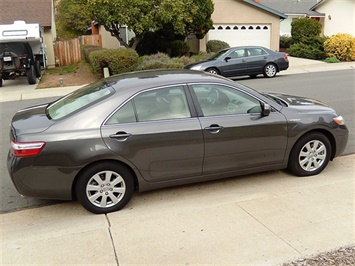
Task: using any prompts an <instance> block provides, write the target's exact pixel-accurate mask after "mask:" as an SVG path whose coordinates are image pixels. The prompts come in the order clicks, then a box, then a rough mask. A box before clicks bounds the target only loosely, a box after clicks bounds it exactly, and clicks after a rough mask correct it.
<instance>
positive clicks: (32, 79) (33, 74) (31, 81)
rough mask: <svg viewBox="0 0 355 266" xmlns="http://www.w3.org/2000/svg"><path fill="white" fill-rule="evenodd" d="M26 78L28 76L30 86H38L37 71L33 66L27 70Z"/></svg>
mask: <svg viewBox="0 0 355 266" xmlns="http://www.w3.org/2000/svg"><path fill="white" fill-rule="evenodd" d="M26 76H27V81H28V84H30V85H32V84H36V70H35V67H34V66H33V65H32V66H31V67H30V68H29V69H27V70H26Z"/></svg>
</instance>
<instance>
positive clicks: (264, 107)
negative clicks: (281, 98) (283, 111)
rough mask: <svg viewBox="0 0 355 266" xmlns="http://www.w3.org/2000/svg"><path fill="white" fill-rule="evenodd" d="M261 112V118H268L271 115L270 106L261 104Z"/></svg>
mask: <svg viewBox="0 0 355 266" xmlns="http://www.w3.org/2000/svg"><path fill="white" fill-rule="evenodd" d="M261 108H262V112H261V114H262V115H263V116H268V115H269V114H270V113H271V106H270V105H269V104H267V103H262V104H261Z"/></svg>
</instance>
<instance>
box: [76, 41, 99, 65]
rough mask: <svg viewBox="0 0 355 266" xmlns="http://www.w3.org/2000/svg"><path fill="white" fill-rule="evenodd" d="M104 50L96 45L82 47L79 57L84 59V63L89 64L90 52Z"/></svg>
mask: <svg viewBox="0 0 355 266" xmlns="http://www.w3.org/2000/svg"><path fill="white" fill-rule="evenodd" d="M102 49H104V48H102V47H100V46H97V45H82V46H81V55H82V57H84V58H85V61H86V62H88V63H90V59H89V54H90V53H91V52H92V51H97V50H102Z"/></svg>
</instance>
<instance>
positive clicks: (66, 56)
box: [54, 35, 102, 66]
mask: <svg viewBox="0 0 355 266" xmlns="http://www.w3.org/2000/svg"><path fill="white" fill-rule="evenodd" d="M81 45H97V46H100V47H102V39H101V35H84V36H80V37H78V38H76V39H72V40H67V41H56V42H55V44H54V54H55V58H56V64H59V65H60V66H69V65H72V64H74V63H77V62H80V61H81V60H82V56H81V51H80V46H81Z"/></svg>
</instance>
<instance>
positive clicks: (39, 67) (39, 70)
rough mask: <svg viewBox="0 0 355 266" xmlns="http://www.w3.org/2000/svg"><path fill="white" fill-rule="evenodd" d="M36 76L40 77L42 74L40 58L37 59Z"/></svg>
mask: <svg viewBox="0 0 355 266" xmlns="http://www.w3.org/2000/svg"><path fill="white" fill-rule="evenodd" d="M35 70H36V78H39V77H40V76H41V65H40V62H39V61H38V60H36V69H35Z"/></svg>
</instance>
